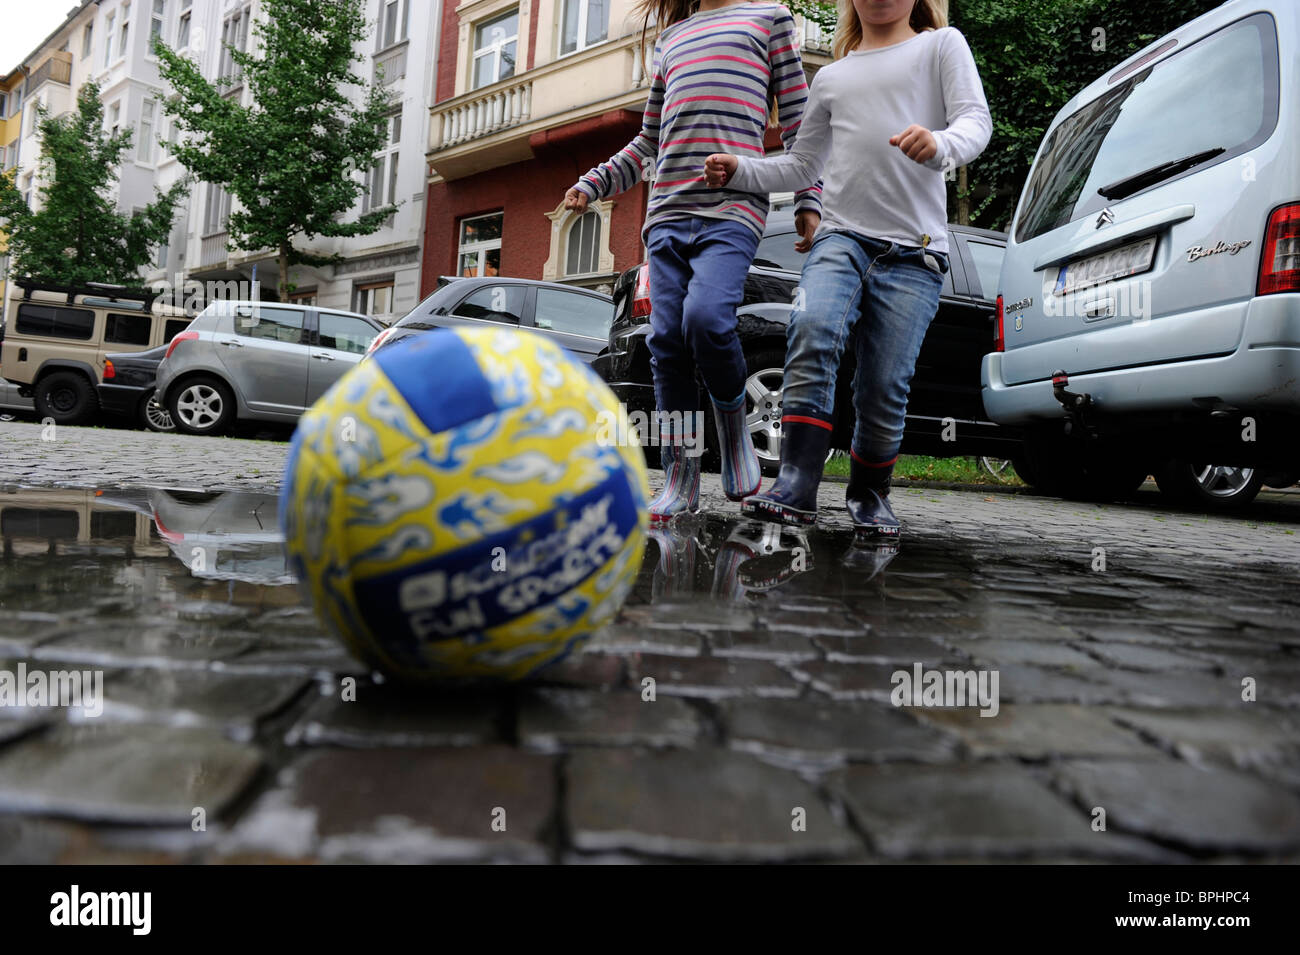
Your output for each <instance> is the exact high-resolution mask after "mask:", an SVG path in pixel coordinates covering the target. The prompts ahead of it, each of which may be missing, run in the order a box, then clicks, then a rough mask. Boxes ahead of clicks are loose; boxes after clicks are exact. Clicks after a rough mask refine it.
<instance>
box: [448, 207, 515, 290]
mask: <svg viewBox="0 0 1300 955" xmlns="http://www.w3.org/2000/svg"><path fill="white" fill-rule="evenodd" d="M504 219H505V216H504V215H503V214H502V213H500V212H497V213H494V214H492V215H488V216H475V217H474V218H473V219H464V220H462V221H461V224H460V255H459V257H458V260H457V263H456V274H457V275H461V276H466V277H471V278H472V277H475V276H485V277H486V276H490V275H500V274H501V228H502V223H503V221H504Z"/></svg>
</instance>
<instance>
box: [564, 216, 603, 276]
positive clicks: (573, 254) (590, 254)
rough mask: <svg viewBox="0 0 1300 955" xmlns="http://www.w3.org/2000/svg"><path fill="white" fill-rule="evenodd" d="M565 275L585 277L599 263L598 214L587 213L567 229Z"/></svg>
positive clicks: (594, 269) (593, 270)
mask: <svg viewBox="0 0 1300 955" xmlns="http://www.w3.org/2000/svg"><path fill="white" fill-rule="evenodd" d="M567 245H568V251H567V253H566V255H565V264H564V274H565V275H586V274H588V273H590V272H595V271H596V266H597V263H598V262H599V261H600V213H598V212H588V213H586V214H585V215H583V216H580V217H579V218H578V220H577V221H576V222H574V223H573V225H571V226H570V227H569V239H568V243H567Z"/></svg>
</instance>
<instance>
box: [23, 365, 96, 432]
mask: <svg viewBox="0 0 1300 955" xmlns="http://www.w3.org/2000/svg"><path fill="white" fill-rule="evenodd" d="M33 397H34V398H35V401H36V413H37V414H39V415H40V416H41V417H42V418H53V419H54V421H55V423H57V424H84V423H85V422H87V421H89V420H90V419H91V418H93V417H94V416H95V412H97V411H98V410H99V398H98V397H97V396H96V395H95V386H94V385H92V384H91V383H90V379H89V378H87V377H86V376H85V375H83V374H82V373H81V372H79V371H56V372H52V373H51V374H48V375H46V376H45V377H44V378H42V379H41V380H40V381H38V382H37V383H36V388H35V392H34V395H33Z"/></svg>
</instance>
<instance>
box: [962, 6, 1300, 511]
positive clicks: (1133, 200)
mask: <svg viewBox="0 0 1300 955" xmlns="http://www.w3.org/2000/svg"><path fill="white" fill-rule="evenodd" d="M999 285H1000V287H999V293H1000V294H999V296H998V300H997V301H998V332H997V344H996V351H994V352H993V353H992V354H989V355H987V356H986V357H985V359H984V363H983V399H984V407H985V410H986V411H987V413H988V415H989V416H990V417H991V418H992V419H993V420H994V421H997V422H998V423H1001V424H1013V425H1020V426H1023V427H1025V428H1026V447H1025V458H1026V464H1027V465H1028V470H1029V471H1030V472H1031V474H1030V475H1028V477H1029V478H1030V480H1031V482H1032V483H1037V484H1040V486H1046V487H1053V488H1055V489H1065V488H1070V489H1073V490H1074V491H1079V490H1080V489H1081V488H1086V487H1090V488H1091V490H1093V491H1094V492H1096V493H1097V494H1101V495H1116V494H1123V493H1125V492H1126V491H1131V490H1132V489H1133V487H1135V486H1136V484H1137V483H1139V482H1140V481H1141V480H1142V478H1143V477H1144V476H1145V475H1146V474H1148V473H1155V474H1156V475H1157V477H1158V478H1159V477H1160V476H1161V474H1162V473H1164V471H1163V470H1162V469H1163V468H1165V466H1166V465H1167V464H1168V462H1170V461H1179V460H1181V461H1182V462H1184V464H1185V463H1186V462H1189V461H1198V460H1199V461H1213V462H1219V463H1221V464H1224V465H1240V466H1245V467H1250V466H1254V467H1257V468H1263V469H1267V470H1268V471H1269V472H1270V473H1289V474H1291V475H1294V473H1295V472H1296V471H1297V470H1300V4H1298V3H1296V2H1294V0H1287V2H1280V0H1273V2H1261V0H1229V2H1227V3H1224V4H1223V5H1222V6H1220V7H1217V8H1215V9H1214V10H1212V11H1211V12H1209V13H1207V14H1205V15H1204V16H1202V17H1199V18H1197V19H1196V20H1193V21H1191V22H1190V23H1187V24H1185V25H1184V26H1182V27H1180V28H1179V29H1177V30H1175V31H1174V32H1172V33H1170V34H1169V35H1167V36H1165V37H1162V38H1160V39H1159V40H1157V41H1155V42H1154V43H1152V44H1151V45H1150V46H1148V47H1146V48H1145V49H1143V50H1141V51H1139V52H1138V53H1136V54H1134V55H1133V56H1132V57H1130V58H1129V59H1128V60H1125V61H1124V62H1123V63H1121V64H1119V66H1117V67H1116V68H1114V69H1113V70H1110V71H1109V72H1108V73H1107V74H1106V75H1104V76H1101V77H1099V78H1098V79H1097V80H1096V81H1095V82H1094V83H1092V84H1091V85H1090V86H1088V87H1087V88H1085V89H1084V90H1083V91H1082V92H1081V93H1079V94H1078V95H1077V96H1076V97H1075V98H1074V99H1072V100H1070V102H1069V103H1067V104H1066V105H1065V106H1064V108H1062V110H1061V111H1060V113H1059V114H1058V115H1057V117H1056V118H1055V119H1054V120H1053V122H1052V124H1051V126H1049V128H1048V130H1047V134H1046V136H1045V137H1044V139H1043V142H1042V144H1041V146H1040V147H1039V150H1038V155H1037V157H1036V158H1035V160H1034V165H1033V168H1032V170H1031V171H1030V174H1029V178H1028V181H1027V182H1026V185H1025V188H1024V192H1023V193H1022V195H1021V197H1020V202H1019V206H1018V208H1017V210H1016V215H1015V219H1014V221H1013V222H1012V225H1011V230H1010V235H1009V237H1008V241H1007V249H1006V257H1005V259H1004V260H1003V265H1002V273H1001V280H1000V283H999ZM1184 470H1186V468H1185V467H1184ZM1291 479H1292V480H1294V477H1292V478H1291ZM1270 483H1272V482H1270ZM1161 486H1162V487H1164V486H1165V484H1164V483H1163V482H1162V485H1161Z"/></svg>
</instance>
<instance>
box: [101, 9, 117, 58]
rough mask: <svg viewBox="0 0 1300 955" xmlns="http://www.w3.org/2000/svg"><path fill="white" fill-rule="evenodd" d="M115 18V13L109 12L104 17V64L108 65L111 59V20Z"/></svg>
mask: <svg viewBox="0 0 1300 955" xmlns="http://www.w3.org/2000/svg"><path fill="white" fill-rule="evenodd" d="M116 18H117V13H116V12H114V13H110V14H109V15H108V16H107V17H106V18H105V19H104V65H105V66H108V64H109V63H111V62H112V61H113V21H114V20H115V19H116Z"/></svg>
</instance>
